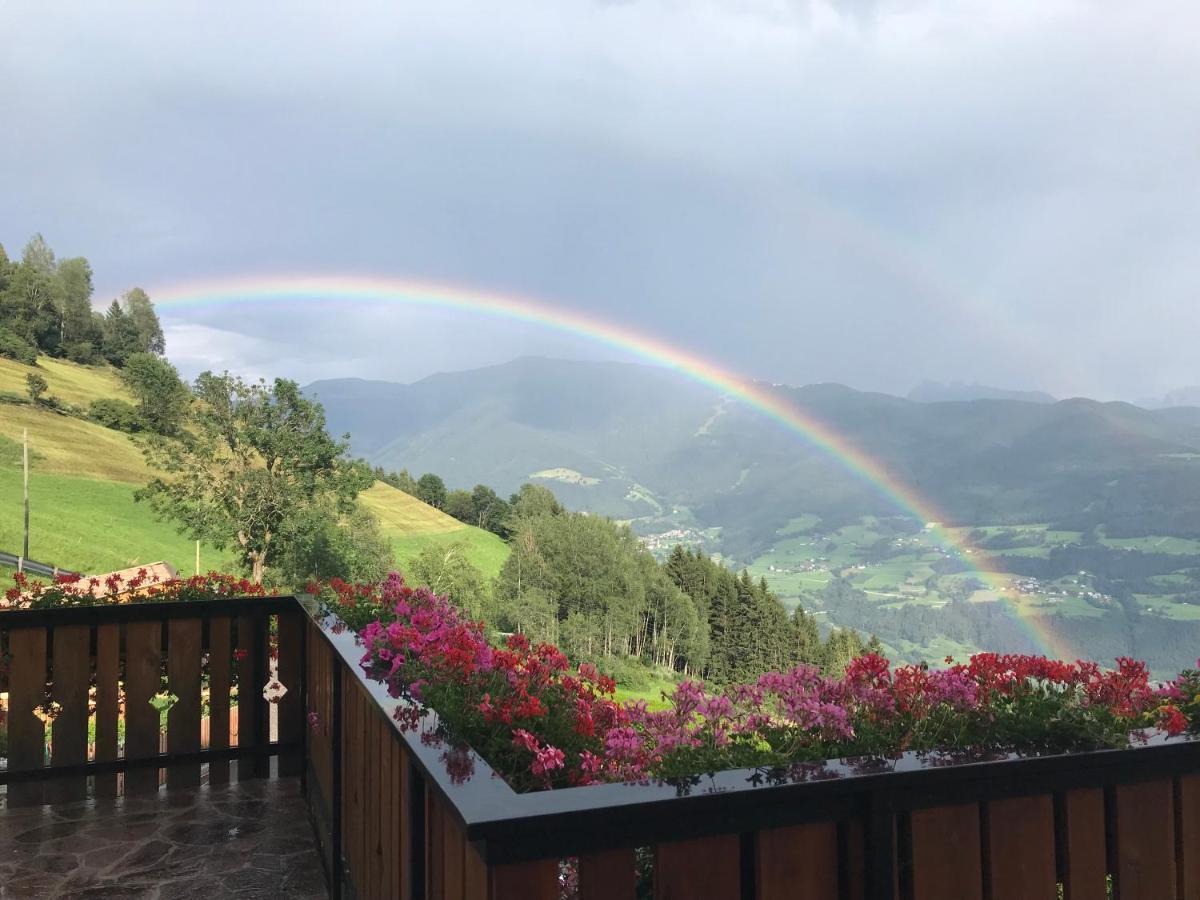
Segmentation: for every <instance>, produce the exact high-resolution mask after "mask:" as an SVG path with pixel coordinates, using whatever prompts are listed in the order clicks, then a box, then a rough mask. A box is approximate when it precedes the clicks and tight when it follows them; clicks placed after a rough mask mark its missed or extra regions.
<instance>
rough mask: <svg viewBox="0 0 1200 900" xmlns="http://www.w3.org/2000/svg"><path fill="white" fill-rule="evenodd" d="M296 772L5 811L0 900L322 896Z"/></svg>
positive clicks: (308, 899)
mask: <svg viewBox="0 0 1200 900" xmlns="http://www.w3.org/2000/svg"><path fill="white" fill-rule="evenodd" d="M326 896H327V893H326V890H325V881H324V875H323V874H322V869H321V862H320V859H319V858H318V856H317V850H316V845H315V842H314V840H313V834H312V827H311V826H310V825H309V820H308V814H307V812H306V809H305V806H304V801H303V799H302V798H301V796H300V789H299V782H298V781H297V780H296V779H290V778H285V779H274V780H266V779H263V780H254V781H245V782H242V783H240V784H232V785H229V786H227V787H220V788H209V787H201V788H198V789H196V790H190V791H171V792H169V793H168V792H166V791H160V792H159V793H157V794H150V795H144V796H135V797H128V798H122V799H118V800H106V801H96V800H90V801H83V802H77V803H71V804H64V805H59V806H39V807H31V808H26V809H20V808H18V809H0V897H3V898H9V897H19V898H21V900H35V898H47V900H50V898H53V900H59V898H62V900H67V898H71V900H76V898H79V900H82V898H105V900H108V898H112V900H127V898H137V900H178V898H191V897H195V898H201V900H218V898H224V897H230V898H238V900H266V898H273V897H287V898H289V900H292V898H294V900H325V898H326Z"/></svg>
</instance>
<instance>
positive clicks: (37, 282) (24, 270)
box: [0, 254, 62, 353]
mask: <svg viewBox="0 0 1200 900" xmlns="http://www.w3.org/2000/svg"><path fill="white" fill-rule="evenodd" d="M27 255H28V254H27ZM61 303H62V283H61V282H60V281H59V280H58V276H57V274H56V273H55V272H54V271H53V270H50V271H46V270H45V269H43V268H41V267H40V265H35V264H31V263H29V262H26V261H24V260H23V261H22V262H21V263H20V264H18V265H17V266H16V267H15V268H13V270H12V273H11V276H10V277H9V279H8V284H7V286H6V287H5V290H4V293H3V295H2V296H0V321H3V322H4V324H5V326H6V327H7V328H8V329H9V330H10V331H12V332H13V333H14V334H16V335H17V336H18V337H19V338H21V339H22V340H24V341H26V342H27V343H29V344H32V345H33V346H35V347H37V348H38V349H40V350H42V351H43V352H45V353H54V352H55V351H57V349H58V347H59V344H60V343H61V341H60V336H61V313H60V311H59V310H60V306H61Z"/></svg>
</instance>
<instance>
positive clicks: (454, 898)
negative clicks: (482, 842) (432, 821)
mask: <svg viewBox="0 0 1200 900" xmlns="http://www.w3.org/2000/svg"><path fill="white" fill-rule="evenodd" d="M438 805H439V806H441V807H442V813H441V817H440V818H441V821H442V896H443V897H444V898H445V900H463V889H464V887H465V880H464V879H465V875H466V872H465V871H464V866H465V865H466V844H467V842H466V839H465V837H464V835H463V830H462V826H460V825H459V824H458V821H457V820H456V819H455V818H454V814H453V813H452V812H450V810H449V809H447V808H446V807H445V805H444V804H443V803H442V802H441V801H440V800H439V801H438Z"/></svg>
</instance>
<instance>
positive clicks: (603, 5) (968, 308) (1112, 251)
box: [0, 0, 1200, 398]
mask: <svg viewBox="0 0 1200 900" xmlns="http://www.w3.org/2000/svg"><path fill="white" fill-rule="evenodd" d="M0 34H3V35H5V36H6V37H5V38H4V40H3V50H2V51H0V82H2V84H3V90H2V93H0V97H3V100H2V104H3V111H4V113H3V122H4V130H5V132H6V133H5V134H4V135H3V137H0V243H3V244H4V245H5V246H6V248H8V250H9V252H10V254H14V253H15V252H18V251H19V249H20V246H21V245H22V244H23V243H24V241H25V240H26V239H27V238H28V237H29V235H31V234H32V233H34V232H41V233H42V234H43V235H44V236H45V237H46V239H47V240H48V241H49V242H50V244H51V246H53V247H54V248H55V250H56V251H57V252H58V253H59V255H60V256H75V255H83V256H86V257H88V259H89V260H90V261H91V263H92V266H93V268H94V270H95V273H96V286H97V295H96V301H97V303H103V304H107V302H108V301H109V300H111V299H112V297H114V296H117V295H118V294H120V293H121V292H122V291H124V290H125V289H127V288H129V287H131V286H133V285H140V286H143V287H145V288H146V289H147V290H148V291H149V292H150V294H151V297H152V298H153V297H154V295H155V291H156V290H158V291H159V292H165V291H169V290H170V289H171V287H172V286H173V285H178V284H181V283H187V282H191V281H195V280H197V279H201V278H223V277H231V276H244V275H271V274H275V275H287V274H294V273H351V274H356V275H364V274H368V275H375V276H382V277H397V278H419V279H423V280H430V281H436V282H447V283H451V284H457V285H463V286H468V287H471V288H474V289H477V290H484V291H497V292H502V293H508V294H520V295H525V296H529V297H533V298H537V299H539V300H541V301H542V302H545V303H549V304H552V305H555V306H560V307H562V308H564V309H568V310H585V311H587V312H589V313H591V314H593V315H596V316H599V317H601V318H603V319H605V320H607V321H610V322H613V323H617V324H619V325H621V326H622V327H626V328H630V329H633V330H635V331H639V332H644V333H646V334H650V335H654V336H656V337H658V338H661V339H665V340H667V341H670V342H672V343H674V344H676V345H678V346H679V347H681V348H683V349H686V350H687V351H689V352H692V353H696V354H699V355H701V356H705V357H708V358H710V359H712V360H713V361H716V362H719V363H720V364H721V365H723V366H725V367H727V368H729V369H731V370H733V371H737V372H740V373H743V374H745V375H747V376H751V377H757V378H762V379H765V380H769V381H776V382H788V383H795V384H799V383H808V382H817V381H838V382H842V383H846V384H849V385H851V386H853V387H857V388H861V389H870V390H883V391H888V392H892V393H905V392H907V391H908V389H909V388H911V387H912V386H913V385H914V384H916V383H918V382H920V381H923V380H937V381H968V382H971V381H974V382H981V383H986V384H993V385H1001V386H1005V387H1011V388H1022V389H1042V390H1046V391H1049V392H1051V393H1054V394H1056V395H1058V396H1074V395H1087V396H1096V397H1102V398H1112V397H1116V398H1134V397H1142V396H1148V395H1154V394H1160V393H1163V392H1165V391H1167V390H1170V389H1174V388H1179V387H1182V386H1184V385H1192V384H1197V383H1200V372H1198V371H1197V363H1196V359H1197V354H1196V348H1197V346H1200V303H1198V302H1197V300H1198V299H1200V298H1198V297H1197V284H1198V283H1200V251H1198V250H1197V248H1198V247H1200V215H1198V214H1197V210H1200V53H1197V52H1196V47H1197V46H1200V4H1194V3H1179V2H1158V0H1138V2H1137V3H1120V2H1115V0H1113V2H1107V0H1105V2H1099V0H1097V2H1063V0H995V2H989V3H984V2H971V0H895V2H889V0H839V2H822V0H741V2H732V0H661V2H652V0H627V2H622V0H610V2H594V0H593V2H583V0H555V2H553V3H547V2H545V0H540V2H533V0H506V2H504V3H494V2H483V0H480V2H474V3H463V2H459V0H438V2H437V3H396V2H394V0H391V2H367V0H364V2H354V3H348V4H331V3H327V2H310V0H290V2H287V3H282V2H272V3H266V2H239V3H231V2H230V3H225V2H212V0H204V2H185V0H173V2H171V3H162V4H147V3H144V2H140V0H139V2H127V0H109V2H97V3H89V4H74V5H70V6H67V7H64V6H57V5H53V4H51V5H47V4H45V3H43V2H40V0H33V2H27V0H5V2H4V3H3V4H0ZM160 312H161V314H162V316H163V320H164V325H165V328H166V334H167V343H168V348H167V349H168V355H169V356H170V357H171V358H172V360H173V361H174V362H176V364H177V365H178V366H179V367H180V368H181V370H183V371H184V372H185V373H186V374H189V375H190V374H195V373H196V372H198V371H200V370H202V369H205V368H216V369H221V368H229V369H232V370H235V371H240V372H243V373H245V374H249V375H286V376H288V377H292V378H296V379H298V380H300V381H301V382H307V381H309V380H312V379H316V378H323V377H335V376H349V375H357V376H362V377H368V378H381V379H388V380H397V381H411V380H414V379H417V378H420V377H422V376H424V375H426V374H429V373H432V372H436V371H447V370H456V369H463V368H471V367H474V366H478V365H487V364H492V363H496V362H502V361H504V360H507V359H510V358H512V357H514V356H517V355H521V354H528V353H540V354H547V355H555V356H565V357H580V358H613V357H614V352H613V351H612V350H611V349H609V348H606V347H602V346H599V345H595V344H592V343H589V342H588V341H586V340H582V339H579V338H571V337H566V336H564V335H561V334H556V333H554V332H552V331H549V330H546V329H544V328H540V327H537V326H532V325H521V324H517V323H512V322H498V321H495V320H487V319H483V318H480V317H479V316H478V315H470V314H466V313H461V312H459V313H452V312H445V311H437V310H431V309H414V308H411V307H401V306H361V305H358V306H353V307H350V306H345V305H339V304H337V303H335V302H330V303H318V304H300V305H293V306H281V305H274V306H270V307H259V308H256V307H248V306H244V305H242V306H239V305H236V304H235V305H230V306H224V307H220V308H211V309H191V310H176V311H172V310H170V309H167V308H163V309H162V310H161V311H160Z"/></svg>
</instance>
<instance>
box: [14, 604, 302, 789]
mask: <svg viewBox="0 0 1200 900" xmlns="http://www.w3.org/2000/svg"><path fill="white" fill-rule="evenodd" d="M303 618H306V617H305V614H304V612H303V610H301V609H300V607H299V606H298V605H297V603H296V601H295V599H294V598H291V597H287V598H271V599H266V600H263V599H249V600H217V601H206V602H197V603H181V602H172V603H139V604H125V605H119V606H96V607H82V608H74V609H57V610H6V611H4V612H0V652H3V653H5V654H6V655H7V659H8V670H9V671H8V676H7V681H8V684H7V688H8V709H7V726H8V766H7V768H6V769H0V784H6V785H7V803H8V804H9V805H10V806H25V805H35V804H41V803H43V802H46V803H60V802H66V801H70V800H78V799H82V798H84V797H85V796H87V795H88V793H89V786H90V788H91V791H92V792H94V795H95V796H96V797H101V798H103V797H113V796H116V795H117V794H118V793H119V792H125V793H137V792H145V791H151V790H157V789H158V787H159V785H160V784H161V783H163V782H164V781H165V783H166V784H167V785H168V786H169V787H192V786H195V785H198V784H199V783H200V780H201V773H202V770H206V774H207V778H208V781H209V782H210V783H213V784H220V783H223V782H227V781H228V780H229V777H230V764H231V762H233V761H234V760H237V762H236V765H237V766H238V767H239V769H238V776H239V777H247V776H249V775H258V776H261V775H263V774H266V772H267V771H268V769H269V760H270V757H271V756H274V755H278V756H279V757H280V762H279V767H280V771H282V772H293V773H298V772H300V771H301V755H302V751H303V748H302V740H301V735H302V731H303V720H302V717H303V712H302V710H303V706H304V699H303V694H304V690H303V677H302V676H303V667H302V664H301V661H302V653H303V634H304V632H303V629H302V627H301V620H302V619H303ZM273 635H274V638H275V640H274V641H273V639H272V636H273ZM272 643H275V644H276V645H277V646H278V658H277V660H276V661H275V663H274V664H272V660H271V654H272V650H271V647H272ZM273 670H274V671H275V672H276V673H277V677H278V680H279V681H280V682H281V683H282V684H283V685H284V686H286V687H287V688H288V690H287V692H286V693H284V694H283V696H282V698H281V699H280V700H279V703H278V713H277V716H276V718H277V728H276V730H277V739H275V740H272V738H271V735H270V725H269V722H270V709H269V705H268V702H267V699H266V697H265V696H264V694H263V689H264V688H265V687H266V686H267V683H268V679H269V678H270V677H271V675H270V673H271V672H272V671H273ZM235 685H236V688H235ZM164 706H166V707H167V712H166V716H165V727H164V722H163V716H162V714H161V709H162V708H163V707H164ZM231 718H236V719H237V722H236V726H233V725H232V724H231Z"/></svg>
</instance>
